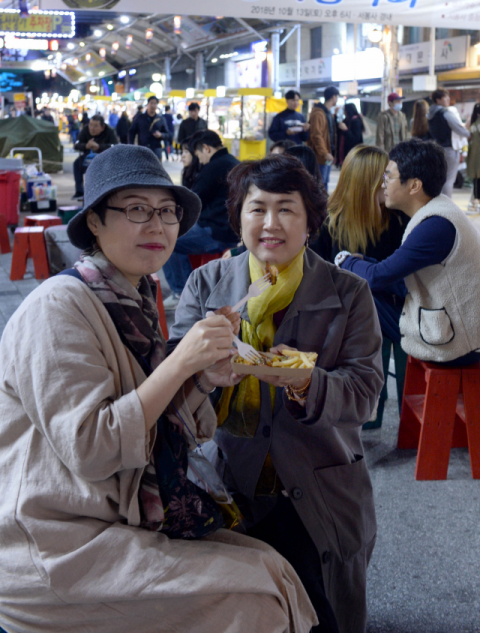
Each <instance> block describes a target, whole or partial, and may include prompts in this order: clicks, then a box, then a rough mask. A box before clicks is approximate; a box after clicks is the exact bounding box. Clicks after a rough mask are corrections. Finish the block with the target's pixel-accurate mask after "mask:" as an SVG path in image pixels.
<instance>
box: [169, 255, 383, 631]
mask: <svg viewBox="0 0 480 633" xmlns="http://www.w3.org/2000/svg"><path fill="white" fill-rule="evenodd" d="M248 257H249V253H248V252H247V253H244V254H243V255H240V256H239V257H233V258H232V259H229V260H222V259H220V260H216V261H213V262H210V263H209V264H207V265H206V266H202V267H201V268H197V269H196V270H194V271H193V273H192V275H191V276H190V278H189V280H188V282H187V285H186V286H185V289H184V291H183V293H182V296H181V299H180V302H179V304H178V307H177V310H176V314H175V324H174V326H173V328H172V329H171V332H170V339H169V341H168V347H169V349H172V348H173V347H175V345H177V344H178V342H179V341H180V339H181V338H182V337H183V336H185V334H186V333H187V332H188V331H189V330H190V328H191V327H192V325H194V324H195V323H196V322H197V321H199V320H200V319H202V318H205V315H206V312H207V311H208V310H215V309H217V308H220V307H222V306H224V305H234V304H235V303H236V302H237V301H238V300H239V299H241V298H242V297H243V296H245V295H246V293H247V289H248V285H249V284H250V274H249V268H248ZM240 315H241V317H242V319H246V320H249V317H248V308H247V304H245V305H244V306H243V308H242V309H241V311H240ZM365 332H368V336H365ZM381 341H382V337H381V332H380V326H379V324H378V319H377V315H376V311H375V308H374V305H373V301H372V297H371V294H370V290H369V288H368V285H367V284H366V282H364V281H363V280H360V279H359V278H358V277H355V276H354V275H352V274H349V275H346V274H345V271H342V270H340V269H338V268H336V267H335V266H332V265H331V264H327V263H326V262H325V261H323V260H322V259H321V258H320V257H318V256H317V255H316V254H315V253H313V252H312V251H311V250H310V249H307V251H306V253H305V259H304V270H303V279H302V282H301V284H300V286H299V287H298V290H297V291H296V293H295V296H294V298H293V301H292V303H291V304H290V306H289V307H288V310H287V312H286V314H285V316H284V317H283V320H282V323H281V324H280V327H279V328H278V330H277V332H276V334H275V338H274V345H278V344H279V343H285V344H287V345H290V346H292V347H296V348H298V349H300V350H302V351H314V352H317V353H318V359H317V364H316V367H315V369H314V370H313V374H312V382H311V386H310V389H309V392H308V397H307V403H306V408H305V409H302V408H299V407H297V405H295V404H294V403H292V402H291V401H290V400H288V399H287V398H286V396H285V393H284V390H283V389H280V388H277V389H276V394H275V403H274V407H273V412H272V405H271V399H270V389H269V385H268V384H266V383H263V382H261V383H260V391H261V405H260V406H261V415H260V419H261V422H260V424H259V425H258V428H257V432H256V434H255V436H254V437H252V438H244V437H241V438H239V437H235V436H234V435H232V434H230V433H229V432H228V431H226V430H224V429H223V427H220V428H219V429H218V430H217V433H216V435H215V441H216V442H217V444H219V446H220V447H221V449H222V451H223V454H224V455H225V456H226V465H227V470H228V472H229V473H231V475H230V476H231V477H233V481H234V482H235V485H236V487H237V490H238V491H239V492H240V493H242V494H243V495H244V496H246V497H248V498H249V499H253V496H254V493H255V488H256V484H257V480H258V475H259V473H260V471H261V469H262V466H263V464H264V462H265V459H266V457H267V454H270V455H271V458H272V460H273V464H274V466H275V470H276V472H277V473H278V477H279V478H280V481H281V482H282V484H283V486H284V488H285V490H286V491H287V492H288V495H289V497H290V499H291V501H292V503H293V504H294V506H295V509H296V510H297V512H298V514H299V516H300V518H301V520H302V522H303V524H304V525H305V527H306V529H307V530H308V532H309V534H310V536H311V538H312V540H313V542H314V543H315V546H316V548H317V550H318V552H319V555H320V560H321V561H322V572H323V581H324V584H325V591H326V594H327V597H328V599H329V601H330V604H331V605H332V608H333V610H334V612H335V616H336V618H337V621H338V624H339V630H340V633H364V631H365V627H366V604H365V583H366V570H367V564H368V560H369V558H370V555H371V553H372V550H373V546H374V543H375V534H376V522H375V509H374V504H373V493H372V486H371V483H370V478H369V475H368V470H367V465H366V463H365V459H364V458H363V452H364V451H363V446H362V440H361V437H360V432H361V428H362V423H363V422H366V421H367V420H368V419H369V417H370V415H371V411H372V410H373V409H374V407H375V403H376V401H377V398H378V396H379V394H380V390H381V388H382V385H383V373H382V359H381V354H380V348H381ZM222 462H223V460H222ZM224 464H225V462H224ZM223 468H224V469H225V465H224V466H223Z"/></svg>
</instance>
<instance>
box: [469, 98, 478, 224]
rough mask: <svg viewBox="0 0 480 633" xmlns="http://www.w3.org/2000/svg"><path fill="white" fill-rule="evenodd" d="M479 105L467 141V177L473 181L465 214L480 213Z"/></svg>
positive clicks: (473, 115)
mask: <svg viewBox="0 0 480 633" xmlns="http://www.w3.org/2000/svg"><path fill="white" fill-rule="evenodd" d="M479 117H480V103H476V104H475V106H474V108H473V112H472V117H471V119H470V134H471V136H470V140H469V141H468V156H467V176H468V177H469V178H471V179H472V180H473V192H472V199H471V201H470V203H469V205H468V209H467V213H469V214H472V213H479V211H480V120H479Z"/></svg>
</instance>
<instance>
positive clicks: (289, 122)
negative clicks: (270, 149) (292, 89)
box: [268, 108, 308, 145]
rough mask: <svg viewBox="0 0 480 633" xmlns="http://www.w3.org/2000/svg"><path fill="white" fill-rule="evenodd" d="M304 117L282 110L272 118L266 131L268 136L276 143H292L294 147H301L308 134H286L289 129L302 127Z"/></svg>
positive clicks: (294, 112) (298, 113)
mask: <svg viewBox="0 0 480 633" xmlns="http://www.w3.org/2000/svg"><path fill="white" fill-rule="evenodd" d="M304 123H305V117H304V116H303V114H300V112H296V111H295V110H289V109H288V108H287V109H286V110H283V112H279V113H278V114H277V115H276V116H274V117H273V121H272V124H271V125H270V128H269V130H268V136H269V137H270V139H271V140H272V141H273V142H274V143H276V142H277V141H285V140H288V141H293V142H294V143H295V144H296V145H301V144H302V143H303V141H306V140H307V139H308V132H303V131H302V132H298V133H297V134H290V135H289V134H287V130H288V129H289V128H291V127H295V126H299V125H303V124H304Z"/></svg>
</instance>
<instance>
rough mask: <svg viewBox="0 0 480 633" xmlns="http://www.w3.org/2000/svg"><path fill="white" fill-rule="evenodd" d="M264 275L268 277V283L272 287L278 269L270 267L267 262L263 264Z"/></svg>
mask: <svg viewBox="0 0 480 633" xmlns="http://www.w3.org/2000/svg"><path fill="white" fill-rule="evenodd" d="M265 273H266V274H267V275H270V283H271V284H272V286H274V285H275V284H276V283H277V277H278V269H277V267H276V266H270V264H269V263H268V262H265Z"/></svg>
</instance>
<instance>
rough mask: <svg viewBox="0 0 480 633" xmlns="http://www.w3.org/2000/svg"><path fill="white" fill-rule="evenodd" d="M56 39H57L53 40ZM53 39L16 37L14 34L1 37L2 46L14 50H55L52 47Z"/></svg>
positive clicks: (0, 43) (0, 45) (0, 44)
mask: <svg viewBox="0 0 480 633" xmlns="http://www.w3.org/2000/svg"><path fill="white" fill-rule="evenodd" d="M53 41H55V40H53ZM51 42H52V40H41V39H34V38H28V37H14V36H13V35H5V37H4V38H1V37H0V48H3V47H5V48H7V49H8V50H13V51H24V50H29V51H48V50H54V49H52V47H51Z"/></svg>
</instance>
